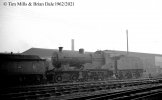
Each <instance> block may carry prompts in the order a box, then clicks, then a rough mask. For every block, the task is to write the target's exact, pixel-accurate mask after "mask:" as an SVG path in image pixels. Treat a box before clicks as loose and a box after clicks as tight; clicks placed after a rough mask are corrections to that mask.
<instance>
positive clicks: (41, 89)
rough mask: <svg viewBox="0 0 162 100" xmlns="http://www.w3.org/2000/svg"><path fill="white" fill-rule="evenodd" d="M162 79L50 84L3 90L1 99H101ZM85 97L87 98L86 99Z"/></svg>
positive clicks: (155, 82) (158, 81)
mask: <svg viewBox="0 0 162 100" xmlns="http://www.w3.org/2000/svg"><path fill="white" fill-rule="evenodd" d="M161 80H162V79H146V80H123V81H118V80H112V81H101V82H81V83H66V84H54V85H53V84H48V85H37V86H25V87H14V88H8V89H2V90H1V94H0V98H3V99H7V100H8V99H12V100H29V99H30V100H31V99H51V98H55V99H76V98H74V95H75V97H77V98H82V99H85V98H87V97H90V96H93V97H94V96H95V95H96V94H97V95H96V96H97V97H99V95H101V93H102V94H104V93H107V91H109V92H112V93H113V94H114V93H115V92H121V90H123V89H124V90H123V91H126V90H125V89H127V88H129V89H130V87H131V89H132V88H133V87H134V88H135V87H139V86H141V87H142V86H143V87H144V86H146V84H147V85H154V84H155V85H156V84H159V83H160V82H161ZM94 94H95V95H94ZM84 97H85V98H84Z"/></svg>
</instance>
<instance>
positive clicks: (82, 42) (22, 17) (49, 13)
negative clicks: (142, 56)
mask: <svg viewBox="0 0 162 100" xmlns="http://www.w3.org/2000/svg"><path fill="white" fill-rule="evenodd" d="M7 1H12V2H17V1H26V2H27V1H28V2H29V1H32V2H33V1H39V2H43V1H46V2H47V1H49V2H55V1H61V2H63V1H69V2H74V3H75V6H73V7H60V6H59V7H55V6H53V7H45V6H43V7H29V6H24V7H18V6H12V7H11V6H4V5H3V3H4V2H7ZM161 5H162V1H161V0H1V1H0V52H11V51H12V52H23V51H25V50H27V49H29V48H31V47H37V48H50V49H57V48H58V46H63V47H64V49H66V50H70V49H71V39H75V50H78V49H79V48H84V49H85V51H96V50H121V51H126V50H127V45H126V29H128V32H129V33H128V34H129V50H130V51H132V52H145V53H160V54H162V6H161Z"/></svg>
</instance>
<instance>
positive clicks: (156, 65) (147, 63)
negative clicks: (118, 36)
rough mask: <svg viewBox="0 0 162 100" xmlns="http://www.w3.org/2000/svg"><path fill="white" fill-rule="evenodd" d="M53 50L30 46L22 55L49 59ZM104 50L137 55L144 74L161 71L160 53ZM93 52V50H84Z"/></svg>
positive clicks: (68, 51) (156, 74)
mask: <svg viewBox="0 0 162 100" xmlns="http://www.w3.org/2000/svg"><path fill="white" fill-rule="evenodd" d="M54 51H58V49H44V48H30V49H29V50H26V51H24V52H22V54H23V55H38V56H40V57H41V58H45V59H51V56H52V54H53V52H54ZM64 52H67V53H73V54H76V53H79V52H78V51H71V50H64ZM104 52H106V53H109V54H110V55H112V56H113V55H129V56H133V57H139V58H141V60H142V61H143V67H144V70H145V72H144V76H146V77H147V76H149V75H151V76H158V75H161V73H162V55H160V54H150V53H139V52H129V53H128V54H127V52H126V51H115V50H104ZM85 53H93V52H85Z"/></svg>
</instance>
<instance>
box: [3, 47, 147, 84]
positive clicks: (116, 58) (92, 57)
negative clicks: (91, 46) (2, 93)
mask: <svg viewBox="0 0 162 100" xmlns="http://www.w3.org/2000/svg"><path fill="white" fill-rule="evenodd" d="M62 49H63V48H62V47H60V48H59V51H55V52H54V53H53V55H52V57H51V60H50V61H47V59H42V58H40V57H39V56H36V55H21V54H0V60H1V61H2V63H0V81H1V84H6V83H7V84H8V85H11V83H12V84H40V83H64V82H80V81H83V82H87V81H101V80H109V79H132V78H133V79H136V78H140V77H142V74H143V70H144V69H143V63H142V60H141V59H140V58H138V57H132V56H129V55H113V54H110V53H106V52H104V51H96V52H94V53H86V52H84V49H80V50H79V52H76V51H69V52H65V51H64V50H62ZM50 64H52V65H53V69H52V70H51V69H50V70H49V65H50ZM1 86H2V85H1Z"/></svg>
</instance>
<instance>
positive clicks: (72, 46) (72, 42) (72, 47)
mask: <svg viewBox="0 0 162 100" xmlns="http://www.w3.org/2000/svg"><path fill="white" fill-rule="evenodd" d="M71 50H72V51H74V39H71Z"/></svg>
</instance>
